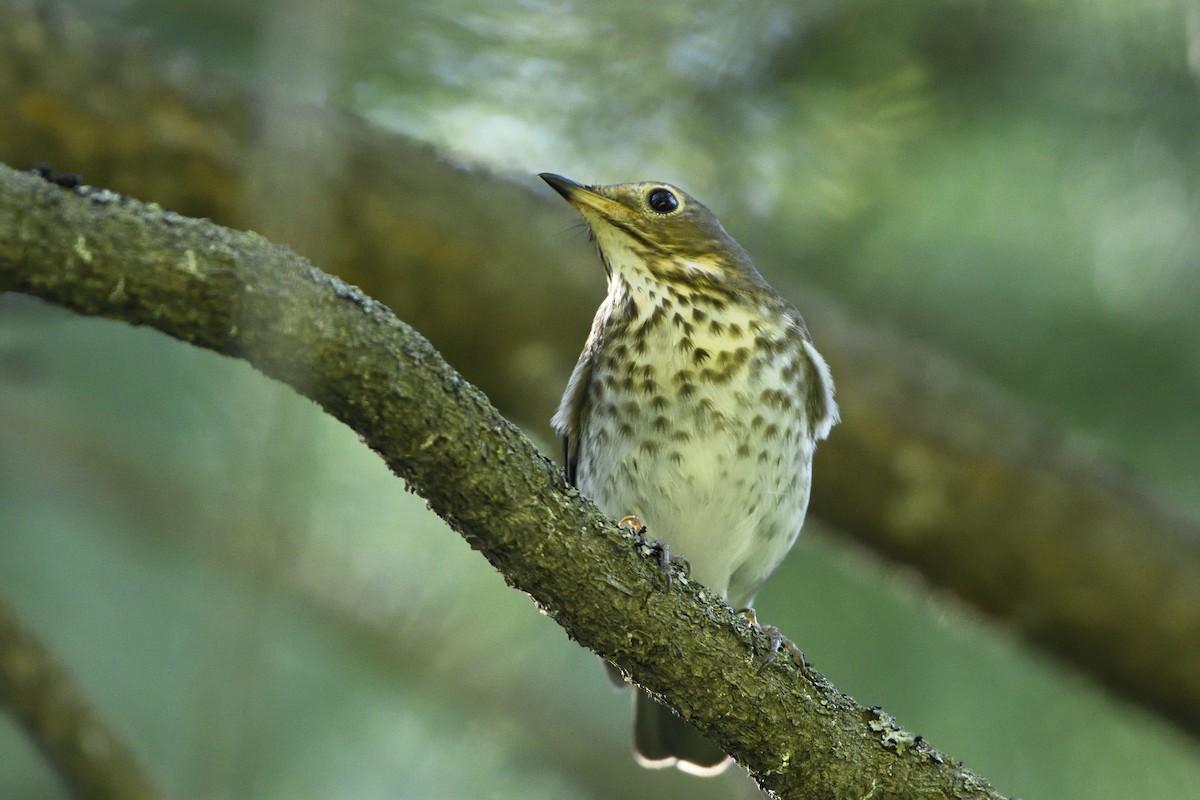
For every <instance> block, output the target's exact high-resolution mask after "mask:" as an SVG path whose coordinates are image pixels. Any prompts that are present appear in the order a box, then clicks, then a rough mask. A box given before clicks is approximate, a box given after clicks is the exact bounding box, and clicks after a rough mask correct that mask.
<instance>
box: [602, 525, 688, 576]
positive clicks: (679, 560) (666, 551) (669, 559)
mask: <svg viewBox="0 0 1200 800" xmlns="http://www.w3.org/2000/svg"><path fill="white" fill-rule="evenodd" d="M617 525H619V526H620V527H622V528H625V529H627V530H630V531H632V532H633V534H634V536H637V537H638V538H639V539H642V541H643V543H645V544H646V545H647V546H648V547H650V548H651V549H653V550H655V551H657V552H658V575H659V577H660V578H662V579H663V580H664V581H666V582H667V586H670V585H671V570H672V568H673V567H679V568H680V569H682V570H683V574H684V577H687V576H688V574H690V573H691V570H692V564H691V562H690V561H688V560H687V559H686V558H684V557H683V556H676V555H671V549H670V548H669V547H668V546H667V544H666V542H660V541H658V540H657V539H646V538H644V537H645V535H646V525H645V523H643V522H642V520H641V518H640V517H636V516H634V515H632V514H630V515H629V516H626V517H622V518H621V519H620V520H619V521H618V522H617Z"/></svg>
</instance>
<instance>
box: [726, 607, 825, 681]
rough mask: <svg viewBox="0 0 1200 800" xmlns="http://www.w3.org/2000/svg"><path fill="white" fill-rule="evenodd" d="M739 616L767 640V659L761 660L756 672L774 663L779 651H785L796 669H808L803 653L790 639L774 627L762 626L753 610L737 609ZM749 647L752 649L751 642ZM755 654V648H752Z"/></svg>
mask: <svg viewBox="0 0 1200 800" xmlns="http://www.w3.org/2000/svg"><path fill="white" fill-rule="evenodd" d="M737 613H739V614H741V615H742V616H743V617H745V618H746V620H747V621H749V623H750V624H751V625H752V626H753V627H755V628H757V629H758V632H759V633H761V634H762V635H763V636H766V637H767V639H768V644H767V657H766V658H764V659H763V663H762V664H761V665H760V666H759V668H758V671H759V672H762V671H763V670H765V669H766V668H767V667H769V666H771V664H773V663H774V662H775V659H776V658H778V656H779V651H780V650H786V651H787V653H788V655H789V656H790V657H791V659H792V663H793V664H794V665H796V668H797V669H800V670H805V669H807V668H808V661H806V660H805V658H804V652H803V651H802V650H801V649H800V648H799V646H797V645H796V643H795V642H793V641H792V640H791V639H789V638H787V637H786V636H784V635H783V633H782V632H781V631H780V630H779V628H776V627H775V626H774V625H763V624H762V623H760V622H759V621H758V616H757V615H756V614H755V613H754V609H753V608H742V609H738V612H737ZM751 647H754V645H753V640H751ZM754 649H755V652H757V648H754Z"/></svg>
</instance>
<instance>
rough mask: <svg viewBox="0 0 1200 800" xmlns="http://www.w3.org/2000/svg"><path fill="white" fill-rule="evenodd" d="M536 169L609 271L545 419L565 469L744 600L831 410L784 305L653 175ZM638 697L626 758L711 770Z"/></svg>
mask: <svg viewBox="0 0 1200 800" xmlns="http://www.w3.org/2000/svg"><path fill="white" fill-rule="evenodd" d="M541 177H542V178H543V179H544V180H545V181H546V182H547V183H549V184H550V185H551V186H552V187H553V188H554V189H555V190H556V191H557V192H558V193H559V194H561V195H562V196H563V197H564V198H566V199H567V201H568V202H570V203H571V205H572V206H574V207H575V209H576V211H578V212H579V213H580V215H581V216H582V217H583V218H584V220H585V221H586V222H587V224H588V226H589V227H590V228H591V231H592V236H593V238H594V239H595V241H596V245H597V247H598V249H599V251H600V258H601V260H602V261H603V263H604V267H605V270H606V272H607V274H608V294H607V296H606V297H605V299H604V302H603V303H601V305H600V308H599V310H598V311H597V312H596V317H595V320H594V321H593V323H592V330H591V334H590V335H589V336H588V340H587V343H586V345H585V346H584V349H583V353H582V354H581V355H580V357H579V361H578V363H577V364H576V365H575V369H574V371H573V372H572V374H571V378H570V381H569V383H568V385H567V389H566V392H565V393H564V395H563V398H562V402H561V404H560V405H559V408H558V412H557V413H556V414H555V415H554V419H553V425H554V429H555V431H556V432H557V433H558V434H559V435H560V436H562V437H563V441H564V449H565V457H566V465H565V466H566V470H567V477H568V478H569V479H570V480H571V481H572V482H573V483H575V484H576V485H577V486H578V487H579V489H580V491H582V492H583V493H584V494H586V495H588V496H589V497H591V498H592V499H593V500H594V501H595V502H596V504H597V505H598V506H599V507H600V508H601V509H603V510H604V511H605V512H606V513H608V514H610V515H612V516H614V517H618V518H619V517H624V516H626V515H636V516H637V517H639V518H640V519H641V520H642V521H643V522H644V523H645V524H646V525H647V526H648V528H649V531H650V535H651V536H653V537H654V538H656V539H658V540H660V541H662V542H664V543H666V544H667V545H669V547H670V549H671V552H673V553H677V554H679V555H682V556H684V557H685V558H686V559H687V560H688V563H689V565H690V569H691V573H690V574H691V577H692V578H694V579H696V580H698V581H699V582H701V583H703V584H704V585H706V586H707V587H709V588H710V589H712V590H713V591H716V592H719V593H720V594H721V595H722V596H723V597H725V598H726V599H727V600H728V602H729V603H731V604H732V605H733V606H734V607H738V608H740V607H748V606H750V605H751V603H752V602H753V600H754V595H755V594H756V593H757V591H758V589H759V587H761V586H762V584H763V582H764V581H765V580H766V579H767V577H768V576H770V574H771V573H772V572H773V571H774V569H775V567H776V566H778V564H779V562H780V561H781V560H782V559H783V557H784V556H785V555H786V554H787V552H788V550H789V549H790V548H791V546H792V544H793V543H794V542H795V541H796V537H797V536H798V535H799V533H800V527H801V525H802V524H803V522H804V514H805V510H806V508H807V506H808V496H809V486H810V478H811V466H812V454H813V448H814V446H815V443H816V442H817V440H819V439H823V438H825V436H826V435H828V433H829V429H830V427H831V426H832V425H833V424H834V423H835V422H836V421H837V407H836V405H835V403H834V400H833V382H832V380H831V378H830V376H829V369H828V367H827V366H826V364H825V361H824V359H822V358H821V356H820V355H819V354H818V353H817V351H816V349H814V347H813V345H812V341H811V340H810V338H809V335H808V331H807V329H806V328H805V326H804V321H803V319H802V318H801V316H800V313H799V312H798V311H796V309H795V308H794V307H793V306H792V305H791V304H790V303H789V302H788V301H787V300H785V299H784V298H783V297H782V296H780V295H779V294H778V293H777V292H776V291H775V290H774V289H772V288H771V287H770V286H769V285H768V284H767V282H766V281H765V280H763V278H762V276H761V275H759V273H758V271H757V270H756V269H755V268H754V266H753V264H751V263H750V259H749V257H748V256H747V255H746V253H745V251H744V250H742V248H741V246H739V245H738V243H737V242H735V241H734V240H733V239H732V238H731V237H730V236H729V234H727V233H726V232H725V229H724V228H723V227H722V226H721V223H720V222H718V221H717V218H716V217H715V216H713V214H712V212H710V211H709V210H708V209H707V208H705V207H704V206H703V205H701V204H700V203H698V202H697V201H696V200H694V199H693V198H691V197H689V196H688V195H687V194H685V193H684V192H682V191H681V190H679V189H678V188H676V187H674V186H671V185H669V184H665V183H657V182H649V183H631V184H617V185H612V186H582V185H580V184H577V183H575V182H574V181H570V180H568V179H566V178H563V177H561V176H558V175H552V174H548V173H545V174H543V175H542V176H541ZM636 706H637V707H636V721H635V727H634V747H635V753H636V755H637V756H638V759H639V761H640V762H641V763H643V764H646V765H647V766H656V767H659V766H671V765H676V766H679V767H680V768H681V769H686V770H688V771H691V772H695V773H699V774H715V773H716V772H718V771H720V770H721V769H723V768H724V766H726V764H727V760H726V757H725V754H724V753H722V752H721V751H720V750H719V749H717V748H716V746H715V745H713V744H712V743H710V742H709V741H708V740H707V739H705V738H704V737H702V736H701V735H700V733H699V732H698V731H696V730H695V729H694V728H692V727H690V726H688V725H687V724H686V723H684V722H683V721H682V720H680V719H679V718H677V717H675V716H674V715H673V714H672V713H671V712H670V711H669V710H668V709H666V708H665V707H664V706H660V705H658V704H657V703H655V702H654V701H653V700H651V699H650V698H648V697H647V696H645V695H644V694H642V693H640V692H639V694H638V697H637V703H636Z"/></svg>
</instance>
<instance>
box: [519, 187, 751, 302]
mask: <svg viewBox="0 0 1200 800" xmlns="http://www.w3.org/2000/svg"><path fill="white" fill-rule="evenodd" d="M540 177H541V178H542V180H544V181H545V182H546V183H548V184H550V186H551V187H553V189H554V190H555V191H556V192H558V193H559V194H560V195H562V196H563V197H564V198H566V200H567V202H569V203H570V204H571V205H572V206H573V207H574V208H575V210H576V211H578V212H579V215H580V216H582V217H583V219H584V221H585V222H587V224H588V227H589V228H591V231H592V237H593V238H594V239H595V240H596V245H597V247H599V249H600V255H601V257H602V259H603V260H604V265H605V268H606V269H607V270H608V272H609V277H610V279H611V278H612V277H613V273H616V274H617V275H618V276H620V277H623V278H624V279H626V280H627V281H633V282H636V283H642V282H644V281H647V280H648V281H652V282H656V283H673V284H683V285H685V286H687V285H692V286H708V287H711V288H717V287H721V288H723V289H725V290H733V291H737V290H743V291H752V290H753V289H755V288H757V287H758V286H760V285H761V284H762V278H761V277H760V276H759V274H758V272H757V271H756V270H755V269H754V266H753V265H752V264H751V263H750V258H749V256H747V255H746V251H745V250H743V249H742V247H741V245H739V244H738V243H737V242H735V241H734V240H733V237H731V236H730V235H729V234H728V233H726V232H725V228H724V227H722V226H721V223H720V221H718V220H717V218H716V217H715V216H714V215H713V213H712V212H711V211H709V210H708V209H707V208H706V207H705V206H704V205H703V204H702V203H700V202H699V201H698V200H696V199H695V198H693V197H692V196H691V195H689V194H687V193H686V192H684V191H683V190H682V189H679V188H678V187H676V186H672V185H671V184H669V183H662V182H659V181H645V182H642V183H617V184H612V185H610V186H584V185H583V184H580V183H576V182H575V181H573V180H570V179H568V178H564V177H562V176H561V175H554V174H552V173H549V172H543V173H542V174H541V176H540Z"/></svg>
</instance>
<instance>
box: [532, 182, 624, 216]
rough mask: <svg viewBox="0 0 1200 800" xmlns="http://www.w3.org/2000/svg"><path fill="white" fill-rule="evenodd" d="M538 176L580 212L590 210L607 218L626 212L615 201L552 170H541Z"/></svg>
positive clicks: (583, 212)
mask: <svg viewBox="0 0 1200 800" xmlns="http://www.w3.org/2000/svg"><path fill="white" fill-rule="evenodd" d="M538 177H539V178H541V179H542V180H544V181H545V182H546V183H548V184H550V187H551V188H552V189H554V191H556V192H558V193H559V194H561V195H562V196H563V197H564V198H565V199H566V201H567V202H568V203H570V204H571V205H573V206H574V207H575V210H576V211H578V212H579V213H581V214H585V212H586V211H588V210H591V211H594V212H595V213H597V214H599V215H600V216H602V217H605V218H608V219H611V218H612V217H614V216H618V215H620V214H621V212H622V211H624V212H625V213H626V214H628V211H626V210H625V207H624V206H622V205H621V204H620V203H618V202H617V201H615V200H611V199H609V198H608V197H605V196H604V195H602V194H600V193H598V192H597V191H596V190H595V189H592V188H590V187H588V186H584V185H583V184H582V183H576V182H575V181H573V180H571V179H570V178H564V177H563V176H562V175H555V174H554V173H553V172H543V173H541V174H540V175H538ZM585 216H586V214H585Z"/></svg>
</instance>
